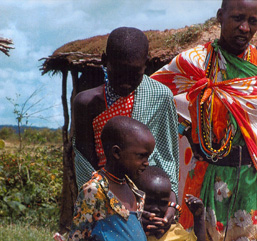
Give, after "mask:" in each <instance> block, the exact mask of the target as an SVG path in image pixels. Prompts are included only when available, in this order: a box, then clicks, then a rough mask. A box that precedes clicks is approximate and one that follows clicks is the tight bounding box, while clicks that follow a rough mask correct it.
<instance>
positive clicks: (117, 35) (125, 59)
mask: <svg viewBox="0 0 257 241" xmlns="http://www.w3.org/2000/svg"><path fill="white" fill-rule="evenodd" d="M103 56H105V55H103ZM105 57H106V60H105V62H106V63H105V64H106V65H107V73H108V78H109V81H110V85H111V86H112V87H113V89H114V91H115V93H117V94H119V95H121V96H127V95H128V94H130V93H131V92H132V91H134V90H135V89H136V88H137V87H138V85H139V84H140V83H141V81H142V78H143V74H144V72H145V68H146V61H147V59H148V39H147V37H146V35H145V34H144V33H143V32H142V31H141V30H139V29H136V28H129V27H121V28H117V29H115V30H113V31H112V32H111V33H110V35H109V37H108V40H107V46H106V56H105Z"/></svg>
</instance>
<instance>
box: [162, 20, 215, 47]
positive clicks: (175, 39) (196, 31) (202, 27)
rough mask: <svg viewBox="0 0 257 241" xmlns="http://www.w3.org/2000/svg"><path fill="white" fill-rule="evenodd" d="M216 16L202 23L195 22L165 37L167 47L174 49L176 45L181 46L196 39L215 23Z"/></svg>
mask: <svg viewBox="0 0 257 241" xmlns="http://www.w3.org/2000/svg"><path fill="white" fill-rule="evenodd" d="M216 23H217V21H216V18H211V19H209V20H207V21H206V22H205V23H204V24H195V25H192V26H190V27H186V28H184V29H183V30H182V31H178V32H176V33H174V34H172V35H171V36H170V37H168V38H167V39H166V45H167V47H170V48H171V49H174V48H175V47H176V46H183V45H185V44H189V43H192V42H195V41H197V40H198V39H199V38H200V36H201V34H202V33H203V32H204V31H207V30H208V29H209V28H210V27H211V26H212V25H214V24H216Z"/></svg>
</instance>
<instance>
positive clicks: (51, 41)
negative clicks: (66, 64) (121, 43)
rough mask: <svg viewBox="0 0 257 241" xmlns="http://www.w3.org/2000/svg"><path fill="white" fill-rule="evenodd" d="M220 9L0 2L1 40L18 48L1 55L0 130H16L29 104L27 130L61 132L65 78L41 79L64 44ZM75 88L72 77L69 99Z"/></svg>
mask: <svg viewBox="0 0 257 241" xmlns="http://www.w3.org/2000/svg"><path fill="white" fill-rule="evenodd" d="M220 5H221V0H209V1H206V0H0V6H1V8H0V16H1V18H0V37H4V38H9V39H12V40H13V43H14V45H13V46H14V47H15V49H12V50H10V52H9V53H10V57H8V56H6V55H4V54H3V53H0V103H1V104H0V125H6V124H8V125H16V124H17V120H16V115H15V114H14V111H15V108H16V109H17V110H18V111H20V110H21V108H22V106H23V104H24V103H26V105H25V108H24V111H25V112H26V108H29V110H28V111H27V112H26V113H28V115H29V116H28V123H27V124H28V125H30V126H40V127H48V128H59V127H62V125H63V123H64V120H63V110H62V104H61V82H62V80H61V75H56V76H52V75H49V74H45V75H43V76H42V75H41V71H40V66H41V65H42V64H43V61H39V59H41V58H44V57H48V56H50V55H51V54H52V53H53V52H54V51H55V50H56V49H57V48H59V47H61V46H62V45H64V44H66V43H68V42H70V41H74V40H78V39H86V38H90V37H93V36H96V35H104V34H107V33H110V32H111V31H112V30H113V29H115V28H117V27H121V26H129V27H136V28H139V29H141V30H165V29H177V28H183V27H185V26H186V25H187V26H190V25H192V24H198V23H204V22H205V21H206V20H208V19H210V18H211V17H215V16H216V12H217V10H218V8H219V7H220ZM71 89H72V87H71V77H70V76H69V78H68V92H67V93H68V96H67V99H68V100H69V99H70V94H71ZM33 93H34V94H33ZM8 99H9V100H8ZM26 101H27V102H26ZM23 120H24V122H23V124H26V119H25V118H24V119H23Z"/></svg>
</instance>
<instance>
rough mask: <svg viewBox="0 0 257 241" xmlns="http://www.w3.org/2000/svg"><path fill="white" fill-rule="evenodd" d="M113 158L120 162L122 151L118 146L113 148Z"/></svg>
mask: <svg viewBox="0 0 257 241" xmlns="http://www.w3.org/2000/svg"><path fill="white" fill-rule="evenodd" d="M112 156H113V157H114V158H115V159H116V160H119V159H120V157H121V149H120V147H119V146H118V145H114V146H113V147H112Z"/></svg>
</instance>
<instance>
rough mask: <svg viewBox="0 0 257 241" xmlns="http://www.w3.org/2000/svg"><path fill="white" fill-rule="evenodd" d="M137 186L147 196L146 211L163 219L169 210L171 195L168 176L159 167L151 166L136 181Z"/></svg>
mask: <svg viewBox="0 0 257 241" xmlns="http://www.w3.org/2000/svg"><path fill="white" fill-rule="evenodd" d="M135 184H136V185H137V187H138V188H139V189H140V190H142V191H144V192H145V194H146V199H145V210H146V211H148V212H151V213H155V214H156V216H157V217H161V218H163V217H164V214H165V212H166V211H167V209H168V203H169V197H170V194H171V184H170V180H169V177H168V175H167V174H166V173H165V172H164V171H163V170H162V169H160V168H159V167H156V166H149V167H147V168H146V170H145V171H144V172H143V173H142V175H140V177H139V178H138V179H137V180H136V182H135Z"/></svg>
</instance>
